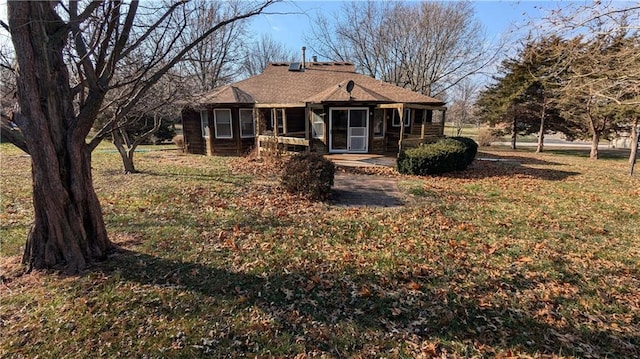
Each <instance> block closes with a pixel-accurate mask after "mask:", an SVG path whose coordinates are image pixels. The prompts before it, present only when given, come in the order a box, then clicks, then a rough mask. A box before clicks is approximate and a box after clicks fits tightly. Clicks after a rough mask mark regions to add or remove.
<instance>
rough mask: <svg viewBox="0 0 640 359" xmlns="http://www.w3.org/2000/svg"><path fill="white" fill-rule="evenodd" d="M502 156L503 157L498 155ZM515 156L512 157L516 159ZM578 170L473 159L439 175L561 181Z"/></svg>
mask: <svg viewBox="0 0 640 359" xmlns="http://www.w3.org/2000/svg"><path fill="white" fill-rule="evenodd" d="M500 158H503V157H500ZM516 158H517V157H513V159H516ZM579 174H580V173H579V172H573V171H561V170H556V169H549V168H535V167H528V166H523V165H521V164H520V163H518V162H516V160H508V161H505V162H501V161H479V160H475V161H474V162H473V163H472V164H471V165H470V166H469V167H468V168H467V169H466V170H464V171H457V172H449V173H445V174H442V175H440V176H442V177H447V178H465V179H482V178H491V177H531V178H536V179H542V180H547V181H562V180H564V179H567V178H569V177H571V176H576V175H579Z"/></svg>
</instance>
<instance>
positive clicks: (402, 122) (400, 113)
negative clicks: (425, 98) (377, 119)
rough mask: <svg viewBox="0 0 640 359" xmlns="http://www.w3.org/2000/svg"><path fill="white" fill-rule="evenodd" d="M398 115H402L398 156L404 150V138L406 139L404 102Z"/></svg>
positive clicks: (399, 107)
mask: <svg viewBox="0 0 640 359" xmlns="http://www.w3.org/2000/svg"><path fill="white" fill-rule="evenodd" d="M398 115H399V116H400V138H399V139H398V156H400V152H402V140H403V139H404V104H402V105H400V106H398Z"/></svg>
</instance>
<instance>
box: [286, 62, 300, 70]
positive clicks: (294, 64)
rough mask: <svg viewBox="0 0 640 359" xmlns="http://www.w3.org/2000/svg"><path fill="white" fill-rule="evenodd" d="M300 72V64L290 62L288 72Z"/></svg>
mask: <svg viewBox="0 0 640 359" xmlns="http://www.w3.org/2000/svg"><path fill="white" fill-rule="evenodd" d="M300 70H302V64H301V63H299V62H292V63H291V65H289V71H300Z"/></svg>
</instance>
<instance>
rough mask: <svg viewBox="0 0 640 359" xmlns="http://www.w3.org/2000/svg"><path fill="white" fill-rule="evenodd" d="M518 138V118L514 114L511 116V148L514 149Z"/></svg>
mask: <svg viewBox="0 0 640 359" xmlns="http://www.w3.org/2000/svg"><path fill="white" fill-rule="evenodd" d="M517 138H518V119H517V117H516V116H513V124H512V128H511V149H512V150H515V149H516V140H517Z"/></svg>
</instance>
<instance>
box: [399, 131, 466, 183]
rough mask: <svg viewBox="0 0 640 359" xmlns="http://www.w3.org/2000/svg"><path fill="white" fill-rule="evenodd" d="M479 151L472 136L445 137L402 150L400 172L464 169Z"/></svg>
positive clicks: (416, 172) (435, 171) (431, 172)
mask: <svg viewBox="0 0 640 359" xmlns="http://www.w3.org/2000/svg"><path fill="white" fill-rule="evenodd" d="M477 152H478V145H477V144H476V143H475V141H473V140H472V139H470V138H466V137H455V138H445V139H442V140H440V141H438V142H435V143H432V144H426V145H422V146H420V147H417V148H413V149H410V150H406V151H403V152H401V153H400V155H399V156H398V162H397V167H398V172H400V173H404V174H412V175H419V176H425V175H433V174H439V173H446V172H451V171H462V170H464V169H466V168H467V166H468V165H469V164H471V162H473V159H474V158H475V156H476V153H477Z"/></svg>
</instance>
